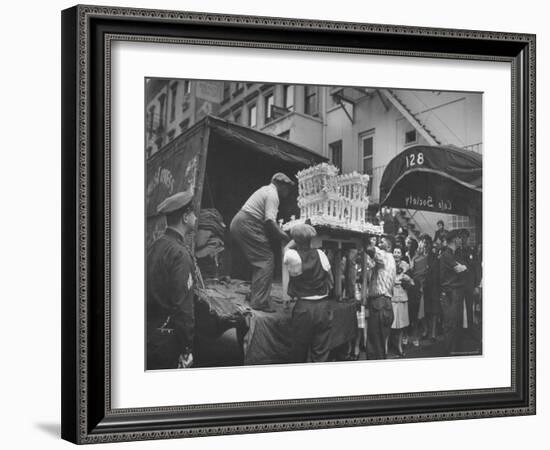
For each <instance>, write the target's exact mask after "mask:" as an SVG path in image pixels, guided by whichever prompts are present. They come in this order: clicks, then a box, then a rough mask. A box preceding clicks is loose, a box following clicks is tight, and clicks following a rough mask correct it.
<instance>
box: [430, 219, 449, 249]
mask: <svg viewBox="0 0 550 450" xmlns="http://www.w3.org/2000/svg"><path fill="white" fill-rule="evenodd" d="M446 234H447V230H446V229H445V224H444V223H443V221H442V220H438V221H437V230H436V232H435V234H434V240H433V245H434V246H435V247H436V248H441V247H444V245H443V239H444V238H445V235H446Z"/></svg>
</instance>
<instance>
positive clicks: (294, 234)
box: [283, 224, 334, 363]
mask: <svg viewBox="0 0 550 450" xmlns="http://www.w3.org/2000/svg"><path fill="white" fill-rule="evenodd" d="M314 236H316V231H315V228H313V227H312V226H311V225H307V224H299V225H295V226H294V227H292V229H291V230H290V237H291V238H292V239H293V240H292V241H291V242H290V243H289V244H288V245H287V247H286V248H285V254H284V257H283V264H284V265H285V267H286V268H287V269H288V272H289V275H290V278H289V283H288V295H289V296H290V297H292V298H294V299H296V304H295V306H294V309H293V310H292V319H291V330H292V349H291V361H292V362H296V363H299V362H324V361H327V360H328V355H329V352H330V331H331V326H332V317H333V312H332V306H331V302H330V301H329V291H330V289H331V287H332V286H333V284H334V282H333V277H332V272H331V268H330V262H329V260H328V258H327V255H325V253H324V252H323V251H322V250H319V249H313V248H311V239H312V238H313V237H314Z"/></svg>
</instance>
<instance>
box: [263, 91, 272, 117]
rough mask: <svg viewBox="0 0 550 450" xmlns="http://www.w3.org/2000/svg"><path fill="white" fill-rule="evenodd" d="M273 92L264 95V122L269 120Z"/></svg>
mask: <svg viewBox="0 0 550 450" xmlns="http://www.w3.org/2000/svg"><path fill="white" fill-rule="evenodd" d="M273 99H274V97H273V92H272V93H271V94H267V95H266V96H265V97H264V119H265V123H269V122H270V121H271V119H272V118H273V117H272V112H273V111H272V110H271V107H272V106H273Z"/></svg>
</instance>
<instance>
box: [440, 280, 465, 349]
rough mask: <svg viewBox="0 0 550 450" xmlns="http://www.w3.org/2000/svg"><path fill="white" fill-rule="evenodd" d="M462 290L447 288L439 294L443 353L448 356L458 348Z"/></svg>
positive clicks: (462, 309)
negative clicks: (441, 314) (441, 312)
mask: <svg viewBox="0 0 550 450" xmlns="http://www.w3.org/2000/svg"><path fill="white" fill-rule="evenodd" d="M463 301H464V288H447V289H445V290H444V291H443V292H442V294H441V309H442V311H443V337H444V345H445V353H446V354H447V355H449V354H450V353H451V352H454V351H456V350H457V348H458V339H459V336H460V330H461V328H462V320H463V314H464V304H463Z"/></svg>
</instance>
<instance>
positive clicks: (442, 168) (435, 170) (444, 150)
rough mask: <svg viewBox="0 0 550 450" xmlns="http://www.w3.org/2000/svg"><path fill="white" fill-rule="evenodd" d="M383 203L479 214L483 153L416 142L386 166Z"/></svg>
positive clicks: (452, 212) (399, 206)
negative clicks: (416, 143) (417, 143)
mask: <svg viewBox="0 0 550 450" xmlns="http://www.w3.org/2000/svg"><path fill="white" fill-rule="evenodd" d="M380 198H381V202H380V204H381V206H390V207H393V208H405V209H417V210H423V211H433V212H442V213H448V214H460V215H478V214H479V213H480V212H481V198H482V157H481V154H479V153H476V152H472V151H469V150H464V149H461V148H459V147H455V146H452V145H438V146H429V145H416V146H413V147H410V148H408V149H406V150H404V151H403V152H401V153H399V154H398V155H397V156H396V157H395V158H393V159H392V160H391V161H390V163H389V164H388V165H387V166H386V169H385V170H384V174H383V175H382V181H381V183H380Z"/></svg>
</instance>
